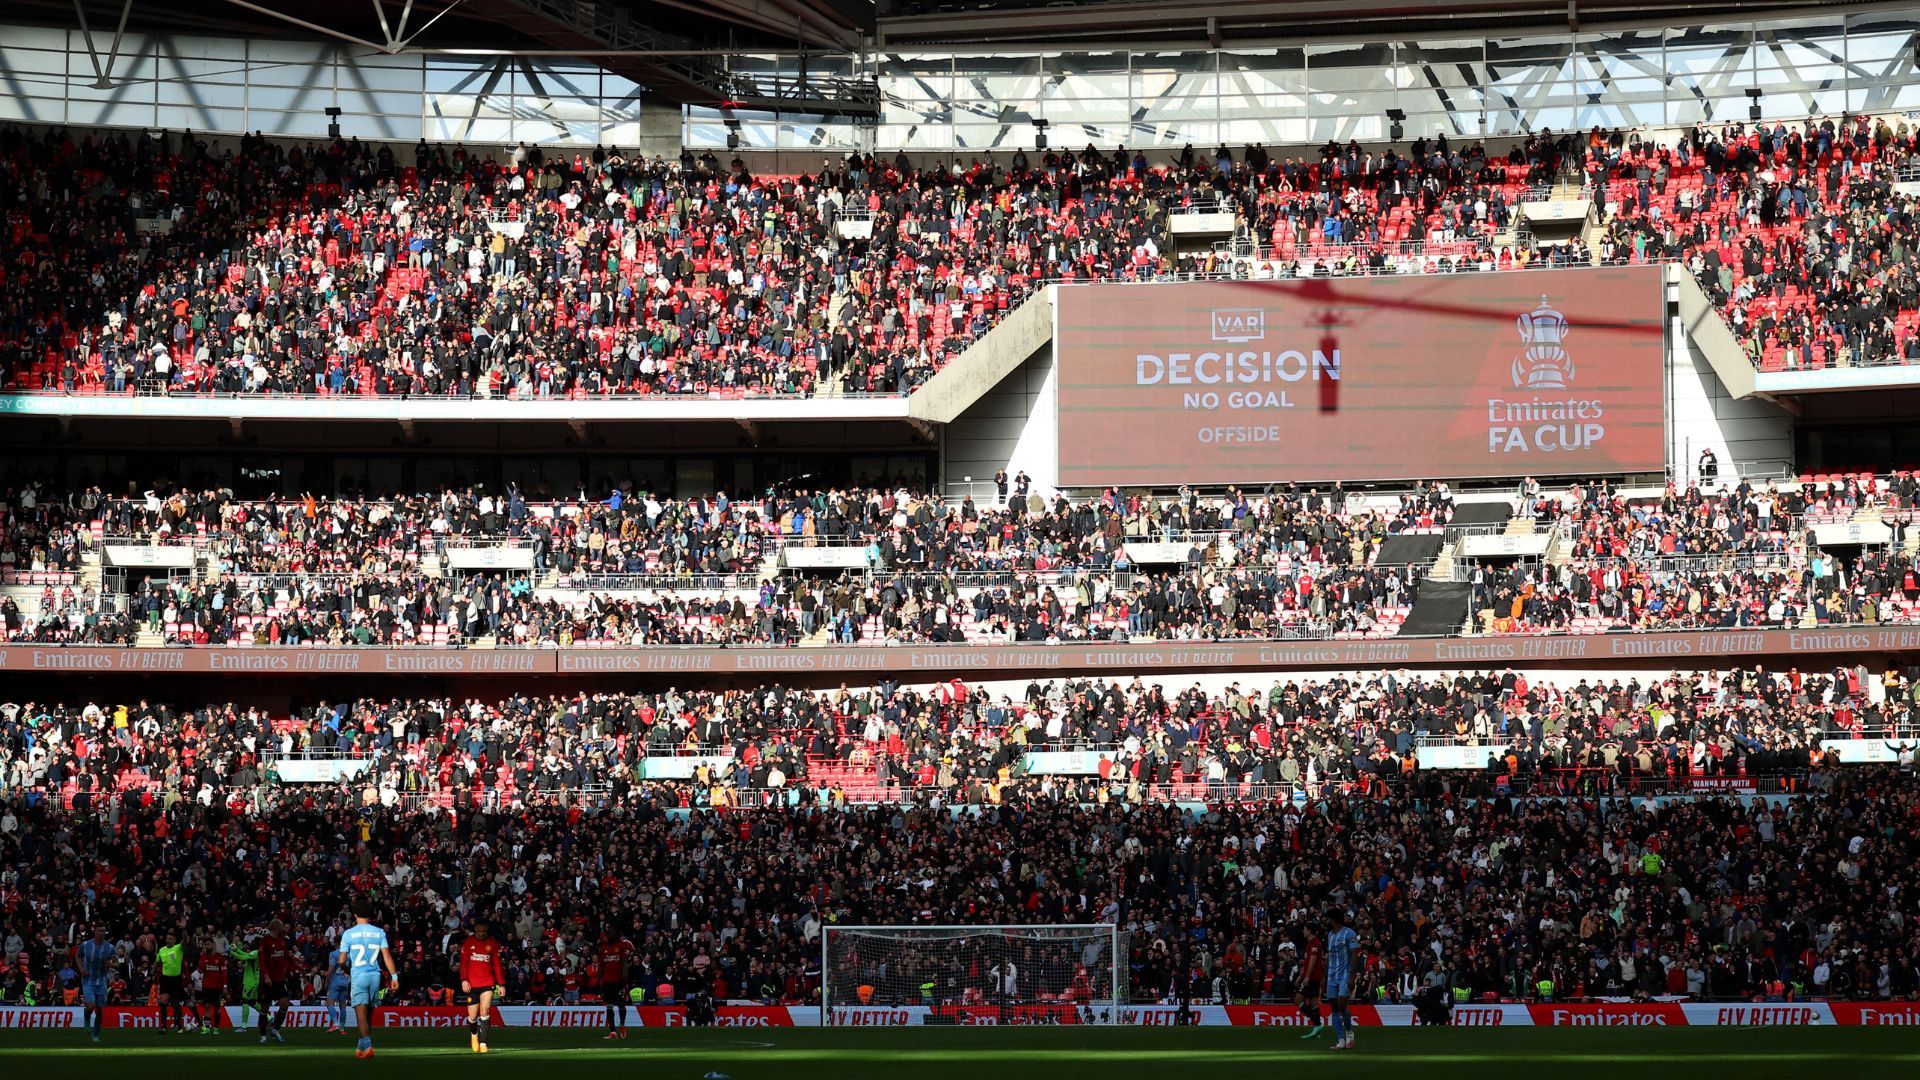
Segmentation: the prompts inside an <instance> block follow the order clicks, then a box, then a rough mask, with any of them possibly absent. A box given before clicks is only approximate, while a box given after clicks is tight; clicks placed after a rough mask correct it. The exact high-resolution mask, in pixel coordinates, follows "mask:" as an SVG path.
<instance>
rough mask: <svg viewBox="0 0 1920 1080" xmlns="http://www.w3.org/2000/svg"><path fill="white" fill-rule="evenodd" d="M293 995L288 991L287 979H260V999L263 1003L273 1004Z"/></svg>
mask: <svg viewBox="0 0 1920 1080" xmlns="http://www.w3.org/2000/svg"><path fill="white" fill-rule="evenodd" d="M292 996H293V995H292V994H289V993H287V983H286V980H285V979H278V980H275V979H261V980H260V995H259V1000H260V1002H261V1003H262V1004H271V1003H273V1002H276V1001H279V1000H280V999H281V998H290V997H292Z"/></svg>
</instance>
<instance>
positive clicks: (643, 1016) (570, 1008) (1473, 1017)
mask: <svg viewBox="0 0 1920 1080" xmlns="http://www.w3.org/2000/svg"><path fill="white" fill-rule="evenodd" d="M1090 1008H1091V1015H1089V1013H1088V1007H1076V1006H1071V1005H1028V1006H1018V1007H1014V1008H1009V1009H1003V1008H1000V1007H998V1006H993V1005H953V1006H933V1007H929V1006H924V1005H848V1006H835V1007H834V1008H833V1010H832V1015H831V1016H830V1017H828V1018H826V1020H827V1022H829V1023H831V1024H832V1025H833V1026H835V1027H916V1026H948V1025H952V1026H962V1027H997V1026H1020V1025H1027V1026H1050V1025H1067V1024H1081V1023H1086V1022H1094V1023H1106V1022H1111V1021H1112V1019H1113V1017H1112V1016H1111V1014H1110V1013H1108V1012H1106V1011H1105V1010H1106V1009H1108V1008H1110V1007H1103V1006H1098V1005H1096V1006H1091V1007H1090ZM1353 1016H1354V1020H1355V1021H1356V1022H1357V1023H1358V1024H1360V1025H1361V1026H1363V1027H1408V1026H1411V1025H1412V1024H1413V1023H1414V1010H1413V1006H1411V1005H1355V1006H1353ZM606 1018H607V1011H606V1009H605V1008H604V1007H602V1006H599V1005H496V1006H494V1009H493V1014H492V1022H493V1024H494V1025H495V1026H496V1027H505V1028H523V1027H541V1028H581V1029H593V1028H598V1027H602V1026H604V1025H605V1024H606ZM1118 1019H1119V1022H1120V1023H1121V1024H1122V1025H1126V1026H1134V1027H1175V1026H1179V1025H1180V1024H1182V1023H1183V1022H1184V1023H1189V1024H1193V1025H1195V1026H1199V1027H1303V1026H1305V1025H1306V1024H1307V1023H1308V1021H1307V1019H1306V1017H1304V1016H1302V1015H1301V1014H1300V1010H1299V1009H1298V1008H1297V1007H1295V1006H1293V1005H1195V1006H1192V1007H1191V1008H1189V1009H1188V1010H1186V1015H1185V1017H1183V1016H1182V1010H1181V1009H1180V1007H1179V1006H1176V1005H1123V1006H1121V1007H1120V1015H1119V1018H1118ZM1451 1020H1452V1023H1453V1025H1454V1026H1456V1027H1807V1026H1819V1025H1825V1024H1834V1025H1838V1026H1841V1027H1920V1002H1913V1001H1893V1002H1887V1001H1877V1002H1857V1001H1834V1002H1826V1001H1810V1002H1724V1003H1723V1002H1693V1001H1652V1002H1608V1003H1587V1004H1572V1005H1560V1004H1538V1003H1530V1004H1471V1005H1456V1006H1454V1007H1453V1010H1452V1014H1451ZM84 1022H85V1021H84V1020H83V1019H82V1014H81V1010H80V1009H79V1008H77V1007H68V1006H58V1007H38V1008H23V1007H17V1006H0V1029H27V1028H78V1027H81V1026H82V1025H83V1023H84ZM216 1022H217V1023H219V1024H220V1025H221V1026H223V1027H228V1028H244V1027H247V1026H248V1025H247V1024H245V1023H243V1022H242V1018H241V1015H240V1009H239V1007H238V1006H232V1005H230V1006H228V1007H227V1008H226V1009H225V1011H224V1013H221V1014H216ZM328 1022H329V1021H328V1015H327V1010H326V1009H325V1008H323V1007H321V1006H317V1005H296V1006H294V1007H293V1008H292V1010H290V1012H289V1013H288V1016H287V1020H286V1026H288V1027H298V1028H318V1027H325V1026H326V1025H327V1023H328ZM466 1022H467V1011H466V1009H465V1008H462V1007H460V1006H437V1005H432V1006H429V1005H418V1006H414V1005H402V1006H384V1007H381V1008H379V1009H375V1010H374V1023H375V1024H376V1026H379V1027H384V1028H400V1027H433V1028H458V1027H464V1026H465V1024H466ZM822 1022H823V1020H822V1017H821V1014H820V1008H819V1007H818V1006H814V1005H721V1006H719V1007H718V1009H717V1010H716V1015H715V1018H714V1026H715V1027H767V1028H772V1027H818V1026H820V1025H821V1023H822ZM627 1023H628V1026H630V1027H638V1028H662V1027H685V1026H687V1014H686V1009H685V1008H684V1007H681V1006H677V1005H641V1006H633V1007H630V1008H629V1009H628V1010H627ZM159 1024H160V1020H159V1010H158V1009H156V1008H154V1007H153V1006H151V1005H133V1006H122V1005H115V1006H109V1007H108V1009H107V1012H106V1017H105V1023H104V1026H106V1027H110V1028H155V1027H158V1026H159Z"/></svg>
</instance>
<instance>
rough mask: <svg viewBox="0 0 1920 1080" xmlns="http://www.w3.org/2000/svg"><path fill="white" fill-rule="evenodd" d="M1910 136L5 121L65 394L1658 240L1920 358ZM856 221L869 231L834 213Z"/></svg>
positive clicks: (804, 363) (875, 366)
mask: <svg viewBox="0 0 1920 1080" xmlns="http://www.w3.org/2000/svg"><path fill="white" fill-rule="evenodd" d="M1915 145H1916V133H1915V132H1914V131H1912V130H1910V129H1909V127H1908V125H1907V124H1906V122H1905V121H1904V120H1900V121H1898V122H1897V123H1889V121H1888V120H1886V119H1877V118H1874V117H1866V116H1856V117H1847V118H1843V119H1841V120H1839V121H1834V120H1831V119H1817V120H1816V119H1809V120H1807V121H1805V122H1801V123H1795V124H1792V125H1788V124H1786V123H1784V122H1776V123H1770V124H1753V125H1741V124H1728V125H1723V126H1721V127H1719V128H1711V127H1708V126H1700V127H1696V128H1693V129H1690V130H1688V131H1685V132H1683V133H1680V134H1679V135H1677V136H1675V137H1673V138H1672V139H1671V140H1670V141H1661V140H1658V139H1655V138H1652V137H1644V138H1643V136H1642V135H1641V134H1640V133H1638V132H1633V133H1626V132H1617V131H1616V132H1603V131H1600V130H1598V129H1595V130H1593V131H1591V132H1587V133H1584V134H1582V133H1573V132H1569V133H1562V134H1558V135H1556V134H1554V133H1551V132H1542V133H1537V134H1534V135H1530V136H1528V137H1526V138H1525V139H1522V140H1516V141H1515V142H1514V144H1513V145H1512V146H1511V147H1510V148H1509V149H1508V150H1507V152H1506V153H1504V154H1502V153H1499V152H1498V151H1497V150H1493V149H1490V148H1489V147H1487V146H1485V145H1484V144H1481V143H1449V141H1448V140H1447V139H1445V138H1444V137H1441V138H1438V139H1432V140H1429V139H1426V138H1421V139H1418V140H1416V141H1415V142H1414V143H1413V144H1411V146H1410V147H1408V148H1407V149H1406V150H1405V151H1404V152H1402V151H1401V150H1397V149H1387V150H1384V151H1380V152H1378V153H1375V152H1373V151H1370V150H1364V149H1362V148H1361V147H1360V146H1358V145H1357V144H1353V143H1349V144H1346V145H1344V146H1343V145H1340V144H1328V145H1327V146H1325V147H1321V148H1319V149H1318V151H1317V153H1315V152H1309V153H1307V154H1305V155H1295V156H1292V157H1284V156H1280V155H1276V154H1274V153H1272V152H1270V151H1268V150H1266V149H1265V148H1263V147H1247V148H1244V149H1243V150H1241V151H1239V152H1238V153H1237V154H1235V153H1229V152H1227V151H1226V150H1225V149H1224V148H1222V149H1221V150H1219V151H1217V152H1216V153H1215V154H1214V155H1211V156H1209V155H1205V154H1199V155H1196V154H1195V153H1194V151H1193V149H1192V148H1191V147H1188V148H1186V149H1185V150H1184V151H1182V152H1181V153H1180V154H1179V155H1178V156H1177V157H1175V158H1173V159H1172V160H1168V161H1153V162H1150V161H1149V160H1148V159H1147V157H1146V156H1145V154H1144V153H1143V152H1140V151H1132V152H1129V151H1127V150H1125V149H1118V150H1115V151H1113V152H1111V153H1109V152H1106V151H1099V150H1095V149H1094V148H1093V147H1087V148H1086V149H1085V150H1083V151H1081V152H1079V153H1077V154H1076V153H1073V152H1059V151H1053V152H1049V153H1047V154H1045V155H1043V156H1042V157H1041V158H1040V159H1039V160H1029V159H1028V158H1027V157H1026V155H1024V154H1022V155H1020V156H1019V157H1018V158H1016V159H1014V160H1012V161H1010V162H1008V163H1005V164H1000V165H994V164H985V163H975V164H973V165H971V166H969V167H958V166H956V167H952V168H947V167H932V168H918V167H916V166H914V164H913V163H912V162H910V161H909V160H908V159H907V158H906V157H905V155H899V156H897V157H896V158H895V160H894V161H893V162H892V163H891V164H889V163H887V162H885V161H883V160H881V159H878V158H874V157H872V156H854V157H851V158H848V159H846V160H844V161H839V162H834V161H823V162H822V164H821V166H820V168H819V170H817V171H816V172H813V173H807V174H801V175H795V176H755V175H752V174H750V173H749V172H748V170H747V169H746V168H745V167H744V166H743V165H741V164H740V163H739V162H738V161H734V162H731V163H729V164H727V165H724V166H723V165H722V164H721V162H720V161H719V160H718V159H717V158H715V157H713V156H712V155H711V154H707V155H704V156H700V157H696V156H695V155H693V154H692V153H691V152H688V153H686V154H683V156H682V158H681V160H680V161H678V162H659V161H644V160H639V159H633V160H629V159H628V158H627V157H625V156H624V155H623V154H622V153H621V152H620V151H618V150H617V149H615V150H608V149H604V148H601V149H595V150H594V151H593V152H591V153H590V154H586V153H581V154H574V155H571V156H568V155H565V154H553V155H551V156H550V155H548V154H547V153H545V152H543V151H541V150H539V149H529V148H526V147H521V148H519V149H516V150H514V151H512V152H510V153H503V154H501V155H500V156H499V158H498V160H495V159H493V158H490V157H488V156H487V155H485V154H481V153H474V152H469V151H468V150H466V149H465V148H462V147H451V148H449V147H444V146H427V145H425V144H421V145H420V146H418V147H416V148H415V149H414V150H413V151H412V153H411V155H408V154H406V153H405V152H402V153H395V152H394V151H393V150H392V149H391V148H389V147H385V146H379V147H376V146H372V145H368V144H361V143H358V142H351V141H349V142H340V143H334V144H331V145H328V146H323V147H318V148H307V149H303V148H299V147H286V146H282V145H280V144H278V143H274V142H271V141H268V140H265V139H260V138H252V137H247V138H241V139H238V140H231V139H229V140H226V141H225V142H224V143H223V142H222V141H221V140H218V139H215V140H208V139H204V138H200V137H196V136H193V135H191V134H189V133H158V134H155V135H128V134H121V133H106V134H102V133H80V134H76V133H68V132H64V131H60V130H57V129H36V130H21V129H13V128H9V129H5V130H4V131H0V165H4V167H0V205H5V206H8V207H9V210H8V219H7V224H8V227H9V233H10V239H11V240H12V243H11V244H10V245H9V248H8V251H9V257H8V260H7V264H6V265H5V267H4V268H3V269H4V273H3V274H0V301H4V302H0V312H4V314H0V367H4V368H5V370H6V371H7V372H8V373H9V374H10V376H11V381H12V384H13V385H15V386H24V387H26V388H30V389H59V390H64V391H68V392H74V391H83V390H84V391H107V392H121V391H125V390H128V389H134V390H146V391H163V392H171V393H191V392H219V393H246V392H273V393H289V392H299V393H326V394H350V393H359V394H436V395H438V394H452V395H471V396H483V397H484V396H514V395H540V396H553V395H570V394H571V395H583V396H584V395H599V394H605V393H643V394H668V395H675V394H690V393H702V394H704V393H713V392H720V393H741V394H745V393H771V394H815V393H840V392H866V393H903V392H907V391H910V390H911V389H912V388H913V387H915V386H917V385H918V384H919V383H921V382H923V381H924V380H925V379H926V378H927V377H928V376H929V375H931V373H932V372H933V371H935V370H937V368H938V367H939V366H940V365H941V364H942V363H944V362H945V361H946V360H947V359H949V358H950V357H951V356H953V355H954V354H956V353H957V351H958V350H959V349H960V348H961V347H963V346H964V344H965V343H966V342H968V341H970V340H972V339H973V338H975V337H977V336H978V335H980V334H981V333H983V332H984V331H985V330H986V329H987V328H988V327H990V326H991V325H992V323H993V321H994V320H995V319H996V318H997V317H998V316H999V315H1000V314H1001V313H1003V312H1005V311H1007V310H1009V309H1010V308H1012V307H1013V306H1016V305H1017V304H1018V303H1019V302H1020V301H1021V300H1022V299H1023V298H1024V296H1025V295H1026V293H1027V292H1028V291H1030V290H1031V289H1032V288H1033V287H1034V285H1035V284H1036V283H1039V282H1043V281H1046V280H1056V279H1065V280H1083V281H1085V280H1115V279H1120V280H1139V279H1152V278H1157V277H1161V276H1165V275H1169V274H1179V275H1186V274H1200V275H1226V274H1234V273H1238V274H1251V275H1253V276H1262V277H1266V276H1305V275H1325V274H1347V273H1405V272H1421V271H1428V270H1441V271H1461V270H1481V269H1508V268H1515V267H1521V266H1528V265H1585V264H1590V263H1592V262H1594V261H1603V262H1614V263H1618V262H1630V261H1647V260H1650V259H1675V260H1680V261H1682V262H1683V263H1684V264H1685V265H1686V266H1688V268H1689V269H1691V270H1692V271H1693V272H1694V273H1695V274H1696V275H1697V276H1698V277H1699V278H1700V279H1701V281H1702V282H1703V284H1704V285H1705V286H1706V288H1707V289H1708V291H1709V293H1710V294H1711V295H1712V296H1713V298H1714V299H1715V300H1716V301H1717V302H1718V303H1719V304H1720V305H1721V307H1722V310H1723V311H1724V312H1725V313H1726V315H1727V317H1728V318H1729V320H1730V323H1731V325H1732V326H1733V328H1734V330H1735V331H1736V333H1738V334H1740V335H1741V336H1742V338H1743V340H1745V341H1746V342H1747V343H1748V344H1749V347H1750V349H1751V350H1752V352H1753V354H1754V357H1755V360H1756V362H1758V363H1762V364H1763V365H1765V366H1769V367H1781V366H1785V367H1816V366H1823V365H1826V366H1830V365H1834V364H1839V363H1853V364H1858V363H1886V362H1897V361H1902V360H1905V359H1909V358H1912V357H1913V356H1915V355H1920V342H1916V341H1915V340H1914V336H1913V333H1912V331H1913V328H1914V326H1915V324H1916V321H1920V286H1916V284H1915V280H1914V276H1913V274H1912V272H1911V270H1910V269H1909V268H1908V267H1907V266H1906V262H1907V260H1906V258H1905V254H1906V253H1907V252H1908V251H1910V250H1911V249H1912V245H1913V241H1914V239H1915V238H1914V236H1913V235H1912V233H1913V230H1914V228H1915V227H1916V226H1915V225H1914V215H1913V214H1912V207H1911V205H1910V197H1909V196H1906V195H1902V194H1899V193H1898V191H1897V190H1896V189H1895V183H1896V181H1897V180H1898V179H1899V177H1900V176H1901V175H1903V174H1902V172H1901V170H1902V169H1903V168H1905V167H1906V166H1907V165H1908V164H1909V163H1910V161H1911V159H1912V156H1913V153H1914V150H1915ZM409 156H410V157H411V159H412V160H411V164H407V163H405V159H406V158H408V157H409ZM1562 179H1569V180H1572V181H1575V182H1583V183H1584V185H1585V190H1586V191H1587V192H1588V194H1590V195H1592V196H1593V197H1594V198H1595V199H1596V200H1598V201H1599V202H1600V203H1601V204H1602V206H1603V221H1604V227H1603V230H1602V233H1601V235H1600V237H1599V239H1597V240H1596V241H1594V242H1592V243H1591V244H1587V243H1580V242H1577V243H1575V244H1572V245H1557V246H1555V245H1549V246H1545V247H1542V246H1539V245H1537V244H1536V243H1535V242H1534V241H1533V240H1532V239H1531V238H1530V237H1529V236H1528V235H1527V234H1526V233H1525V232H1524V230H1522V231H1520V232H1515V231H1513V226H1514V224H1515V222H1514V213H1515V206H1516V205H1517V204H1518V203H1519V202H1521V201H1524V200H1525V199H1527V198H1529V197H1533V196H1534V195H1535V194H1537V192H1538V191H1539V189H1540V188H1541V187H1542V186H1543V185H1547V184H1551V183H1553V182H1555V181H1559V180H1562ZM1214 205H1225V206H1226V207H1228V208H1230V209H1232V210H1233V211H1234V213H1235V216H1236V220H1237V222H1238V225H1237V228H1236V233H1235V236H1236V239H1235V241H1234V242H1233V244H1231V245H1229V246H1228V248H1226V249H1224V250H1220V251H1205V252H1199V253H1188V254H1186V255H1183V256H1180V257H1175V256H1174V255H1173V254H1172V252H1173V250H1174V249H1173V246H1172V245H1171V243H1170V242H1169V237H1168V234H1167V219H1168V216H1169V214H1170V213H1172V212H1174V211H1176V210H1178V209H1181V208H1183V207H1191V206H1214ZM855 218H857V219H860V220H861V221H862V222H863V223H864V224H866V225H870V228H871V232H870V235H869V236H866V237H861V238H855V237H854V236H853V235H852V234H851V233H849V234H847V235H843V234H842V230H841V229H839V228H838V227H837V225H838V223H839V222H840V221H842V220H843V219H847V220H851V219H855ZM1236 252H1241V253H1254V254H1256V255H1257V256H1258V257H1257V258H1254V259H1252V260H1251V261H1245V260H1242V259H1239V258H1236V257H1235V253H1236ZM1250 267H1251V269H1250Z"/></svg>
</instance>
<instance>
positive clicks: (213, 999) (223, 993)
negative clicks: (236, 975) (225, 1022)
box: [200, 986, 227, 1005]
mask: <svg viewBox="0 0 1920 1080" xmlns="http://www.w3.org/2000/svg"><path fill="white" fill-rule="evenodd" d="M226 1000H227V988H226V987H224V986H203V987H201V988H200V1001H201V1003H202V1004H206V1005H219V1004H221V1003H223V1002H225V1001H226Z"/></svg>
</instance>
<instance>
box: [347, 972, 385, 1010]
mask: <svg viewBox="0 0 1920 1080" xmlns="http://www.w3.org/2000/svg"><path fill="white" fill-rule="evenodd" d="M348 982H349V983H350V984H351V986H352V990H351V995H352V996H351V997H350V998H349V1001H350V1002H351V1003H352V1004H353V1005H356V1006H359V1005H378V1004H380V969H379V968H362V969H361V970H359V971H356V972H354V973H353V975H352V977H351V978H350V979H349V980H348Z"/></svg>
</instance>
